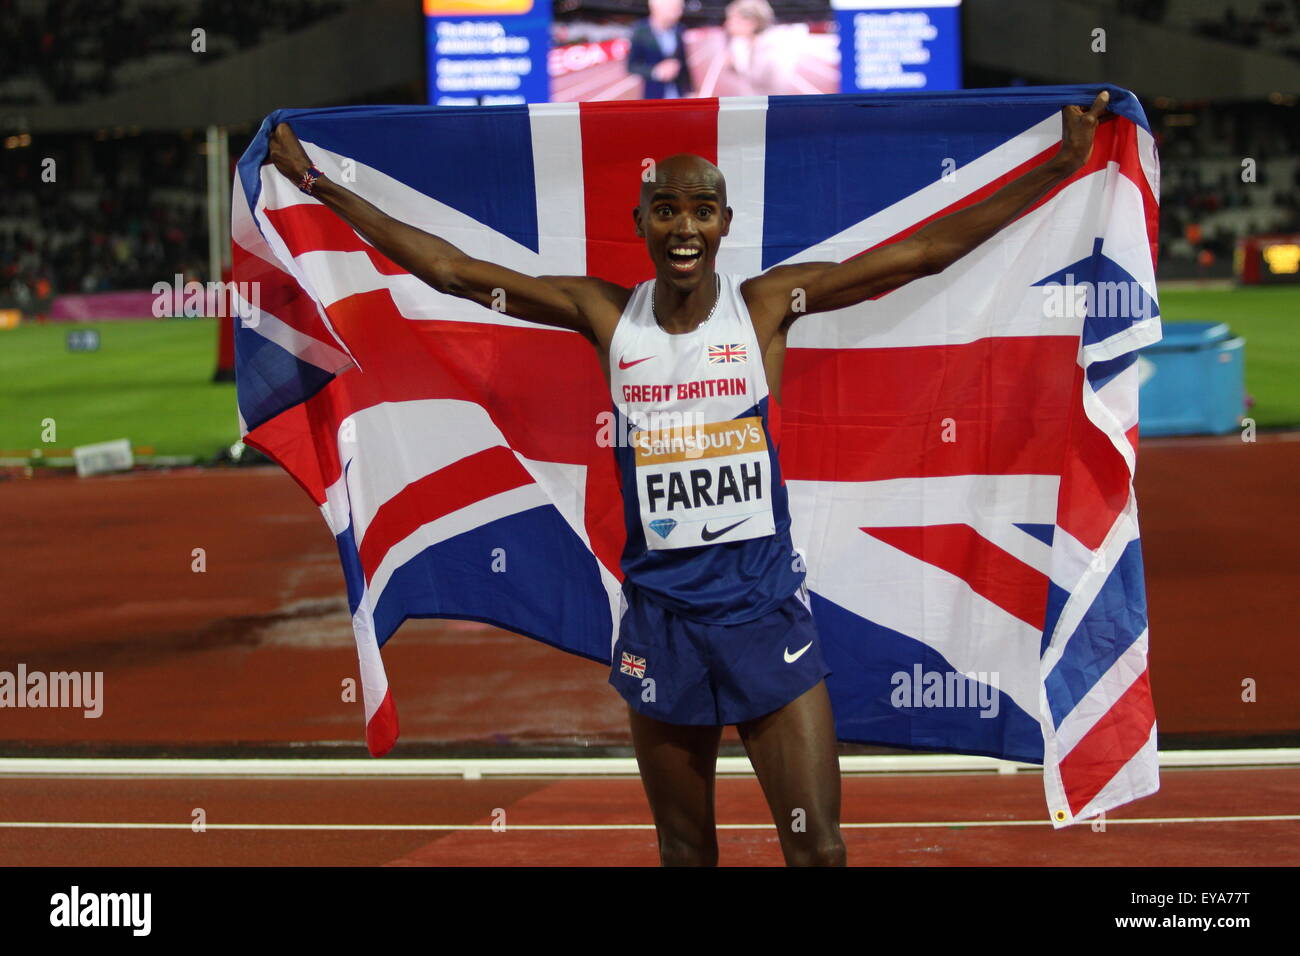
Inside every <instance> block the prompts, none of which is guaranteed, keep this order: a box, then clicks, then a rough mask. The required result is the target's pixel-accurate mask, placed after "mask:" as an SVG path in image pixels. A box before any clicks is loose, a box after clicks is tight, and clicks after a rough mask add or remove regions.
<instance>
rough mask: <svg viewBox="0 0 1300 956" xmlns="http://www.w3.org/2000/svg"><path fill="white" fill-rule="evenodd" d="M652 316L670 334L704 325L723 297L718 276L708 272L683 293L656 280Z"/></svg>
mask: <svg viewBox="0 0 1300 956" xmlns="http://www.w3.org/2000/svg"><path fill="white" fill-rule="evenodd" d="M652 295H653V296H654V300H653V301H654V312H653V314H654V316H655V319H656V321H658V323H659V327H660V328H661V329H663V330H664V331H665V332H668V333H669V334H671V335H681V334H682V333H684V332H693V331H695V329H697V328H699V326H700V325H701V324H702V323H703V322H705V321H706V320H707V319H708V318H709V315H710V313H712V312H713V307H714V306H715V305H716V304H717V302H718V299H719V297H720V296H721V295H722V283H721V280H720V279H718V278H717V273H715V272H712V271H710V272H709V273H708V274H706V275H705V276H704V278H703V279H701V280H700V283H699V285H697V286H696V287H695V288H694V289H692V290H691V291H690V292H688V293H682V292H680V291H679V290H678V289H676V288H674V287H673V286H672V285H671V284H670V283H668V282H665V281H664V280H663V279H655V288H654V292H653V293H652Z"/></svg>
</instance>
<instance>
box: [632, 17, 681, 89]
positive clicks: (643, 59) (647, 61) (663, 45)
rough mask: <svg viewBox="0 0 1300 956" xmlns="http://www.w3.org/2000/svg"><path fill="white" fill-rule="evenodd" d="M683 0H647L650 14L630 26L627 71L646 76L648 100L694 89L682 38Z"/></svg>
mask: <svg viewBox="0 0 1300 956" xmlns="http://www.w3.org/2000/svg"><path fill="white" fill-rule="evenodd" d="M681 20H682V0H650V17H649V19H647V20H640V21H638V22H637V24H636V26H634V27H633V28H632V47H631V49H630V50H629V51H628V57H627V69H628V72H629V73H635V74H636V75H637V76H642V77H645V92H644V94H642V96H643V98H644V99H647V100H673V99H678V98H680V97H684V96H690V95H691V93H693V92H694V91H695V87H694V86H693V85H692V83H691V70H690V67H688V66H687V65H686V42H685V40H684V39H683V37H682V23H681Z"/></svg>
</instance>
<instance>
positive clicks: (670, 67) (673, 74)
mask: <svg viewBox="0 0 1300 956" xmlns="http://www.w3.org/2000/svg"><path fill="white" fill-rule="evenodd" d="M681 69H682V63H681V60H660V61H659V62H658V63H656V64H655V65H654V69H652V70H651V71H650V75H651V76H652V77H654V78H655V79H656V80H658V81H659V82H660V83H671V82H672V81H673V80H675V79H677V74H678V73H680V72H681Z"/></svg>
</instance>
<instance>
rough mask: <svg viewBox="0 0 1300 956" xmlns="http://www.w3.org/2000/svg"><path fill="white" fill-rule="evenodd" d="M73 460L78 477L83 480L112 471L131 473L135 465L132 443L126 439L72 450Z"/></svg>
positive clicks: (82, 446)
mask: <svg viewBox="0 0 1300 956" xmlns="http://www.w3.org/2000/svg"><path fill="white" fill-rule="evenodd" d="M72 460H73V461H75V462H76V463H77V475H78V477H81V478H85V477H86V476H87V475H103V474H107V473H108V472H112V471H130V470H131V466H132V465H134V464H135V458H134V457H133V456H132V454H131V442H130V440H129V439H126V438H118V439H116V440H114V441H102V442H98V443H97V444H94V445H81V446H79V447H77V448H74V449H72Z"/></svg>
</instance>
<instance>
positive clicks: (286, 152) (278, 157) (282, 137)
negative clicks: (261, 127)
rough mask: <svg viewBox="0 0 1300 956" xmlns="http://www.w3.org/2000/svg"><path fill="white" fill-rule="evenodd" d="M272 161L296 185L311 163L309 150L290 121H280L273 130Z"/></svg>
mask: <svg viewBox="0 0 1300 956" xmlns="http://www.w3.org/2000/svg"><path fill="white" fill-rule="evenodd" d="M271 162H272V163H274V164H275V168H276V169H278V170H279V171H280V172H282V173H284V175H286V176H288V177H289V180H290V181H291V182H293V183H294V184H295V185H296V184H297V183H298V182H300V181H301V180H302V177H303V174H304V173H306V172H307V167H308V166H310V165H311V160H310V159H308V158H307V151H306V150H304V149H303V148H302V143H300V142H298V137H297V136H295V135H294V132H293V130H292V129H290V128H289V124H288V123H280V124H279V125H277V126H276V127H275V129H274V130H273V131H272V132H271Z"/></svg>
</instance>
